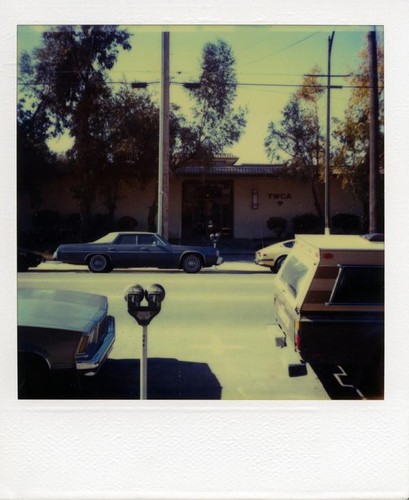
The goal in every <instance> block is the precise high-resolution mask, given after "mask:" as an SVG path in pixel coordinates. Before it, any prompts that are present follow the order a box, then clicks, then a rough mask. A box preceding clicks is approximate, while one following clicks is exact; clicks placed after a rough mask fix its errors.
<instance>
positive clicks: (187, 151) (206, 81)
mask: <svg viewBox="0 0 409 500" xmlns="http://www.w3.org/2000/svg"><path fill="white" fill-rule="evenodd" d="M234 64H235V59H234V57H233V54H232V51H231V48H230V47H229V46H228V44H227V43H226V42H224V41H223V40H219V41H218V42H217V43H210V42H209V43H207V44H205V46H204V48H203V54H202V63H201V70H202V72H201V75H200V78H199V82H198V85H192V86H189V87H188V88H189V92H190V94H191V96H192V97H193V98H194V100H195V104H194V106H193V110H192V111H193V112H192V116H193V117H192V119H191V120H189V122H188V123H187V124H185V125H181V126H180V127H179V138H180V141H179V142H176V145H175V146H176V148H175V152H178V153H179V154H178V161H177V163H178V164H181V163H183V162H184V161H187V160H191V159H195V160H196V161H200V162H202V163H203V164H204V165H209V164H210V163H211V161H212V159H213V158H214V156H216V155H217V154H221V153H222V152H223V151H224V150H225V149H226V148H228V147H230V146H232V145H233V144H234V143H235V142H237V141H238V140H239V138H240V135H241V133H242V131H243V130H244V127H245V125H246V118H245V116H246V110H245V109H243V108H241V107H239V108H238V109H237V110H235V108H234V106H233V105H234V100H235V98H236V89H237V78H236V72H235V69H234Z"/></svg>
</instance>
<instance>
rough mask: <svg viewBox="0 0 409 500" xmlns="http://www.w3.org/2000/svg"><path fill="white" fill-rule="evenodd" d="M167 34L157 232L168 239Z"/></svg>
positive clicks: (166, 35)
mask: <svg viewBox="0 0 409 500" xmlns="http://www.w3.org/2000/svg"><path fill="white" fill-rule="evenodd" d="M168 214H169V32H163V33H162V70H161V106H160V116H159V168H158V222H157V232H158V234H160V235H161V236H163V237H164V238H166V239H167V238H168V237H169V219H168Z"/></svg>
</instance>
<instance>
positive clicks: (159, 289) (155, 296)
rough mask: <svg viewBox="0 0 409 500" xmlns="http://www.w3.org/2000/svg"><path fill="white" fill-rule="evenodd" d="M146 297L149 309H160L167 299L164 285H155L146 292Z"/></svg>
mask: <svg viewBox="0 0 409 500" xmlns="http://www.w3.org/2000/svg"><path fill="white" fill-rule="evenodd" d="M145 297H146V300H147V301H148V304H149V307H152V308H160V305H161V303H162V301H163V300H164V298H165V289H164V288H163V286H162V285H158V284H157V283H155V284H154V285H151V286H150V287H149V288H148V289H147V290H145Z"/></svg>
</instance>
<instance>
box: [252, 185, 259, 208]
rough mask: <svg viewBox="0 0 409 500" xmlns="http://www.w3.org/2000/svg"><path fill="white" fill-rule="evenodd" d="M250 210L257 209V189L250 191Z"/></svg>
mask: <svg viewBox="0 0 409 500" xmlns="http://www.w3.org/2000/svg"><path fill="white" fill-rule="evenodd" d="M251 208H253V209H256V208H258V189H253V190H252V191H251Z"/></svg>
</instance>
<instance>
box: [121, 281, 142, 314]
mask: <svg viewBox="0 0 409 500" xmlns="http://www.w3.org/2000/svg"><path fill="white" fill-rule="evenodd" d="M144 296H145V290H144V289H143V288H142V287H141V285H133V286H130V287H128V288H127V289H126V291H125V300H126V302H127V303H128V311H132V310H136V309H139V308H140V307H141V302H142V300H143V298H144Z"/></svg>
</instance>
